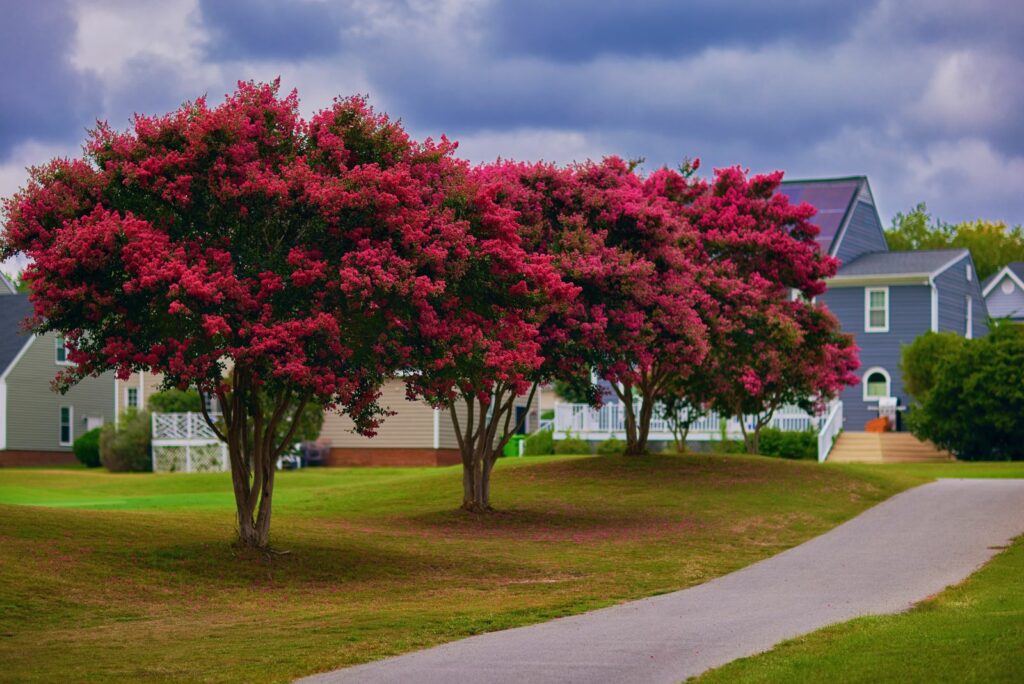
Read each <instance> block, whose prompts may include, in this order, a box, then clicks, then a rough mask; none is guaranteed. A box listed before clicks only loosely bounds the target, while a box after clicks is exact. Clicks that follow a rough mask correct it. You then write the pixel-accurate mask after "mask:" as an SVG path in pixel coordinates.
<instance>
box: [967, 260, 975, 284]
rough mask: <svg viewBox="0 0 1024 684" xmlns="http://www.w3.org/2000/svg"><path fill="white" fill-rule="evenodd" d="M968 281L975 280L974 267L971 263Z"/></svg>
mask: <svg viewBox="0 0 1024 684" xmlns="http://www.w3.org/2000/svg"><path fill="white" fill-rule="evenodd" d="M966 268H967V282H971V281H972V280H974V269H973V268H971V265H970V264H967V267H966Z"/></svg>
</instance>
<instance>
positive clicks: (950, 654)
mask: <svg viewBox="0 0 1024 684" xmlns="http://www.w3.org/2000/svg"><path fill="white" fill-rule="evenodd" d="M1022 577H1024V538H1020V539H1018V540H1017V541H1016V542H1015V543H1014V544H1013V545H1011V546H1010V548H1009V549H1008V550H1006V551H1004V552H1002V553H1000V554H999V555H998V556H996V557H995V558H994V559H992V561H990V562H989V563H988V564H987V565H986V566H985V567H983V568H982V569H981V570H980V571H978V572H977V573H975V574H974V575H972V576H971V577H969V578H968V579H967V580H966V581H964V582H963V583H962V584H959V585H957V586H955V587H951V588H949V589H947V590H945V591H943V592H942V593H940V594H939V595H938V596H936V597H934V598H932V599H930V600H928V601H925V602H923V603H921V604H919V605H918V606H917V607H915V608H914V609H913V610H911V611H910V612H908V613H902V614H897V615H885V616H871V617H864V618H859V619H857V620H852V621H850V622H845V623H843V624H840V625H835V626H832V627H826V628H825V629H822V630H819V631H817V632H813V633H811V634H809V635H807V636H804V637H801V638H799V639H794V640H792V641H787V642H784V643H782V644H780V645H779V646H777V647H776V648H774V649H773V650H771V651H769V652H768V653H764V654H761V655H758V656H754V657H751V658H743V659H741V660H736V661H733V662H732V663H730V664H728V665H725V666H724V667H721V668H718V669H716V670H712V671H711V672H708V673H706V674H705V675H703V676H701V677H698V678H696V679H695V680H691V681H696V682H699V684H714V683H716V682H723V683H724V682H728V683H729V684H734V683H736V682H741V683H742V682H865V683H867V682H872V683H874V682H1020V681H1024V588H1022V586H1021V578H1022Z"/></svg>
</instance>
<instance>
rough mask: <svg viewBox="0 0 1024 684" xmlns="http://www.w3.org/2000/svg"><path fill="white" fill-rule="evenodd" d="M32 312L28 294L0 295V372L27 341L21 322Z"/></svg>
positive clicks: (9, 363)
mask: <svg viewBox="0 0 1024 684" xmlns="http://www.w3.org/2000/svg"><path fill="white" fill-rule="evenodd" d="M31 314H32V304H31V302H29V301H28V295H26V294H18V295H8V296H6V297H0V374H3V373H5V372H6V371H7V367H8V366H10V365H11V362H12V361H14V359H15V358H16V357H17V356H18V353H19V352H20V351H21V349H22V347H24V346H25V343H26V342H28V339H29V337H30V336H29V335H28V334H26V333H25V332H23V331H22V329H21V323H22V321H24V320H25V319H26V318H28V317H29V316H30V315H31Z"/></svg>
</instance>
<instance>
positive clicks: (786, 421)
mask: <svg viewBox="0 0 1024 684" xmlns="http://www.w3.org/2000/svg"><path fill="white" fill-rule="evenodd" d="M636 411H637V413H639V411H640V407H639V404H637V407H636ZM682 415H683V416H684V417H685V413H683V414H682ZM741 421H742V422H741ZM755 421H756V417H754V416H744V417H742V418H735V417H727V418H723V416H721V415H720V414H718V413H717V412H715V411H708V412H707V413H704V414H703V415H701V416H699V417H698V418H697V419H696V420H695V421H694V422H693V424H692V425H691V426H690V431H689V433H687V437H686V438H687V439H688V440H693V441H713V440H720V439H722V438H723V436H724V437H725V439H742V437H743V428H744V427H746V428H747V430H748V431H750V430H753V427H754V424H755ZM842 424H843V405H842V402H840V401H833V402H832V403H830V404H829V405H828V406H827V407H826V409H825V410H824V411H823V412H822V413H821V414H809V413H807V412H806V411H804V410H803V409H801V408H800V407H798V406H784V407H782V408H780V409H779V410H777V411H776V412H775V414H774V415H773V416H772V418H771V420H770V421H769V423H768V425H769V427H773V428H776V429H778V430H784V431H786V432H794V431H804V430H808V431H814V432H817V433H818V460H819V461H823V460H825V457H826V456H827V455H828V451H829V450H830V449H831V448H832V442H833V441H834V440H835V437H836V435H838V434H839V430H841V429H842ZM552 429H553V430H554V437H555V439H565V438H566V437H567V436H569V435H572V436H573V437H578V438H580V439H584V440H588V441H604V440H606V439H609V438H612V437H615V438H618V439H625V434H626V412H625V410H624V406H623V405H622V404H621V403H614V404H605V405H604V406H602V407H601V408H600V409H594V408H591V407H590V406H589V405H587V404H568V403H556V404H555V419H554V423H553V425H552ZM649 439H650V440H652V441H671V440H672V433H671V430H670V429H669V424H668V421H667V420H665V419H664V417H663V416H662V414H661V412H659V411H656V412H655V415H654V417H653V418H652V419H651V430H650V434H649Z"/></svg>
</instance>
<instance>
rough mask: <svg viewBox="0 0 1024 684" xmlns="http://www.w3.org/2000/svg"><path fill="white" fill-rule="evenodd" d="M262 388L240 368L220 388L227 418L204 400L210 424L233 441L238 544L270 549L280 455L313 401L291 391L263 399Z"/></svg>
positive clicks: (230, 450) (230, 451)
mask: <svg viewBox="0 0 1024 684" xmlns="http://www.w3.org/2000/svg"><path fill="white" fill-rule="evenodd" d="M261 392H262V390H261V389H260V388H259V387H258V386H257V384H256V383H255V382H254V377H253V375H252V373H251V372H250V371H248V370H246V369H240V368H238V367H236V368H235V369H234V370H233V371H232V375H231V386H230V388H227V389H225V388H220V389H218V390H217V399H218V401H219V403H220V407H221V411H222V413H221V416H222V420H221V421H214V420H213V419H212V418H211V417H210V415H209V413H208V412H207V410H206V401H205V397H203V401H202V402H201V403H202V411H203V417H204V418H205V419H206V422H207V423H208V424H209V426H210V428H211V429H212V430H213V431H214V433H215V434H216V435H217V437H218V438H219V439H220V440H221V441H223V442H225V443H226V444H227V448H228V457H229V461H230V464H231V483H232V485H233V488H234V492H235V507H236V509H237V519H238V542H239V544H240V545H241V546H245V547H251V548H266V547H267V546H268V544H269V543H270V516H271V511H272V506H273V497H274V473H275V471H276V467H277V459H278V458H279V457H280V456H281V454H282V453H284V450H285V449H286V448H287V447H288V444H289V443H290V442H291V439H292V437H293V436H294V434H295V431H296V429H297V428H298V425H299V416H300V415H301V414H302V411H303V410H304V409H305V407H306V404H307V403H308V402H309V396H308V395H306V396H301V397H300V396H298V395H296V393H295V392H293V391H291V390H280V391H278V392H276V393H275V394H274V395H272V396H269V397H262V396H261ZM264 399H269V401H266V402H265V401H263V400H264ZM289 418H290V421H291V424H290V426H289V428H288V430H287V431H286V432H285V434H284V435H283V436H281V437H279V436H278V432H279V429H280V428H281V423H282V421H284V420H287V419H289Z"/></svg>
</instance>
